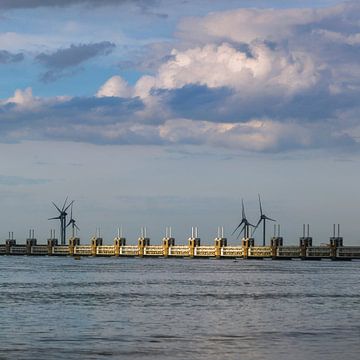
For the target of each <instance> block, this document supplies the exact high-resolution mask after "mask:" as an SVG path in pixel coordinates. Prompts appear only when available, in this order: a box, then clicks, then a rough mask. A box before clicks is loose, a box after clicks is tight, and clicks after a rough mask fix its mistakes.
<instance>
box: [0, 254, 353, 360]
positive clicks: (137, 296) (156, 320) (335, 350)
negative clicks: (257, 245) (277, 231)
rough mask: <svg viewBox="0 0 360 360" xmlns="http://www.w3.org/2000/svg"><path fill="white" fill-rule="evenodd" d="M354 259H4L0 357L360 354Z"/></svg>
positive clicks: (312, 356) (0, 281)
mask: <svg viewBox="0 0 360 360" xmlns="http://www.w3.org/2000/svg"><path fill="white" fill-rule="evenodd" d="M359 275H360V262H356V261H354V262H346V263H342V262H327V261H319V262H304V261H284V262H278V261H251V260H247V261H242V260H239V261H237V262H233V261H229V260H188V259H178V260H176V259H130V258H125V259H124V258H122V259H116V258H111V259H103V258H82V259H81V260H80V261H76V260H74V259H72V258H70V257H67V258H51V257H39V258H35V257H8V256H2V257H0V305H1V306H0V315H1V327H0V359H67V360H68V359H102V358H104V359H119V358H121V359H130V358H131V359H134V358H136V359H142V358H144V359H170V358H171V359H207V360H212V359H274V360H275V359H299V360H300V359H327V360H328V359H334V360H335V359H340V358H344V359H351V360H352V359H354V360H355V359H356V360H358V359H359V352H360V345H359V339H360V276H359Z"/></svg>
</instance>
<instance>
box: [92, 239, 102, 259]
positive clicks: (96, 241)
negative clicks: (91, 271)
mask: <svg viewBox="0 0 360 360" xmlns="http://www.w3.org/2000/svg"><path fill="white" fill-rule="evenodd" d="M102 244H103V239H102V238H101V237H96V236H94V237H92V238H91V255H92V256H96V248H97V247H98V246H102Z"/></svg>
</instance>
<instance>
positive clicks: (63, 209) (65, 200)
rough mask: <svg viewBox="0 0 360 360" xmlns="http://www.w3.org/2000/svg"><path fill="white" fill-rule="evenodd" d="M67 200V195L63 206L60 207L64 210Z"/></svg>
mask: <svg viewBox="0 0 360 360" xmlns="http://www.w3.org/2000/svg"><path fill="white" fill-rule="evenodd" d="M67 201H68V196H67V197H66V199H65V202H64V205H63V207H62V211H64V209H65V206H66V203H67Z"/></svg>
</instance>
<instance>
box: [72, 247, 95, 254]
mask: <svg viewBox="0 0 360 360" xmlns="http://www.w3.org/2000/svg"><path fill="white" fill-rule="evenodd" d="M74 255H78V256H80V255H82V256H91V255H92V252H91V246H90V245H77V246H74Z"/></svg>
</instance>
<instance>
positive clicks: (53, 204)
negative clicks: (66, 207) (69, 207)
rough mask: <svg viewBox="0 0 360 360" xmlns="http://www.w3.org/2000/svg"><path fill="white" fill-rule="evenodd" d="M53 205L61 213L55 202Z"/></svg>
mask: <svg viewBox="0 0 360 360" xmlns="http://www.w3.org/2000/svg"><path fill="white" fill-rule="evenodd" d="M52 204H53V205H54V206H55V207H56V209H57V211H58V212H60V213H61V210H60V209H59V208H58V206H57V205H56V204H55V203H54V202H52Z"/></svg>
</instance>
